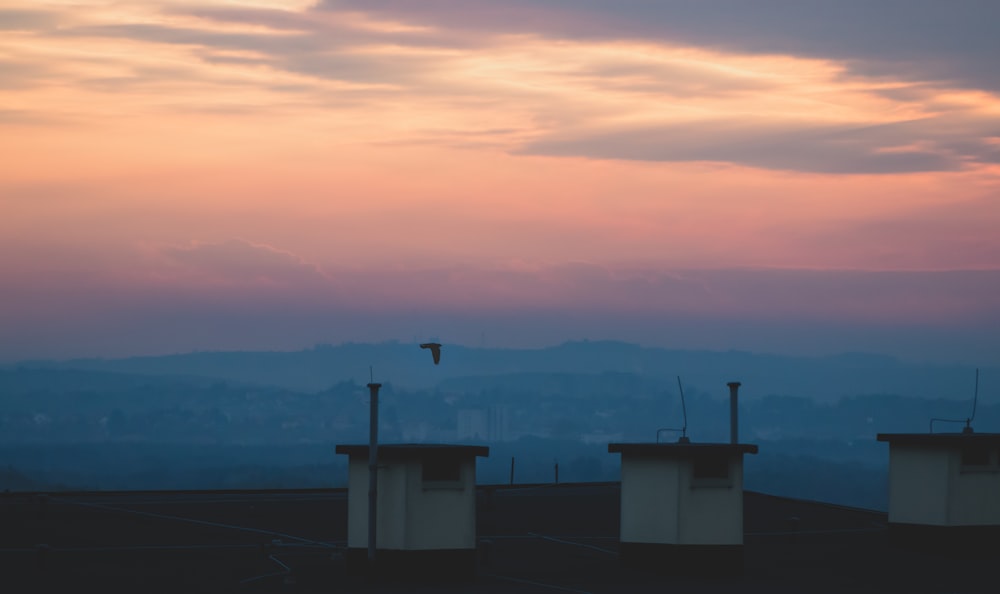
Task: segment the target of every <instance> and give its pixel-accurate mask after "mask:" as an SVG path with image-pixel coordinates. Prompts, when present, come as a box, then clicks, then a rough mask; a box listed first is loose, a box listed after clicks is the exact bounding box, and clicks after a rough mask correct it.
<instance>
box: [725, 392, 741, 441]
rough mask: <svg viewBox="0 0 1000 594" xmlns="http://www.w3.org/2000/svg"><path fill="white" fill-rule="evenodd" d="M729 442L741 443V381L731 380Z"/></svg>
mask: <svg viewBox="0 0 1000 594" xmlns="http://www.w3.org/2000/svg"><path fill="white" fill-rule="evenodd" d="M726 385H728V386H729V443H733V444H735V443H739V412H738V408H739V406H738V405H739V393H740V382H729V383H728V384H726Z"/></svg>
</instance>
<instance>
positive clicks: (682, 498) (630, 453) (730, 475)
mask: <svg viewBox="0 0 1000 594" xmlns="http://www.w3.org/2000/svg"><path fill="white" fill-rule="evenodd" d="M608 451H609V452H611V453H621V456H622V461H621V469H622V470H621V471H622V479H621V536H620V540H621V543H620V546H619V556H620V558H621V562H622V564H624V565H626V566H631V567H644V568H650V569H657V570H663V571H665V572H668V573H707V574H717V573H738V572H740V571H742V568H743V455H744V454H756V453H757V446H756V445H748V444H716V443H686V442H682V443H612V444H609V445H608Z"/></svg>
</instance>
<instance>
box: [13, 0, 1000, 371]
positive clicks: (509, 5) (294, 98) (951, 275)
mask: <svg viewBox="0 0 1000 594" xmlns="http://www.w3.org/2000/svg"><path fill="white" fill-rule="evenodd" d="M997 23H1000V2H996V1H994V0H949V1H943V0H754V1H752V2H750V1H744V0H703V1H695V0H648V1H640V0H504V1H497V0H420V1H416V0H397V1H391V0H347V1H340V0H325V1H324V0H191V1H187V0H79V1H77V0H0V360H4V361H11V360H18V359H25V358H34V357H59V358H63V357H80V356H124V355H139V354H143V355H144V354H161V353H173V352H187V351H192V350H222V349H252V350H260V349H277V350H284V349H298V348H303V347H309V346H311V345H312V344H314V343H318V342H323V343H334V344H336V343H340V342H345V341H354V342H375V341H382V340H392V339H398V340H401V341H410V340H427V339H430V338H437V339H440V340H441V341H442V342H445V343H455V344H466V345H470V346H483V345H485V346H490V347H538V346H546V345H549V344H557V343H560V342H563V341H565V340H576V339H583V338H588V339H592V340H596V339H618V340H628V341H633V342H638V343H641V344H646V345H650V346H665V347H672V348H709V349H719V350H726V349H731V348H735V349H743V350H753V351H760V352H775V353H803V354H823V353H836V352H842V351H868V352H883V353H888V354H894V355H897V356H902V357H908V358H915V359H920V360H935V361H963V362H968V363H976V364H982V365H997V364H1000V68H998V66H997V65H998V64H1000V35H997V32H996V31H997V29H996V28H997Z"/></svg>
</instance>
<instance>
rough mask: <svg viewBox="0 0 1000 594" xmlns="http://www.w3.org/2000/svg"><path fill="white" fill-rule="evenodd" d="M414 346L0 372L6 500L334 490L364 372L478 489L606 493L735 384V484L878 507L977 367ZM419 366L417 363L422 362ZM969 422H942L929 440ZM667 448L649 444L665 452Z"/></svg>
mask: <svg viewBox="0 0 1000 594" xmlns="http://www.w3.org/2000/svg"><path fill="white" fill-rule="evenodd" d="M442 351H443V353H442V361H441V365H440V366H435V365H433V364H432V363H431V361H430V356H429V355H427V353H426V352H422V351H420V350H419V349H418V348H417V346H416V345H410V344H401V343H386V344H376V345H366V344H347V345H341V346H337V347H333V346H319V347H316V348H314V349H310V350H306V351H300V352H280V353H279V352H275V353H260V352H252V353H240V352H235V353H193V354H187V355H176V356H169V357H149V358H136V359H119V360H81V361H64V362H51V361H50V362H25V363H21V364H18V365H12V366H8V367H6V368H4V369H0V488H2V489H10V490H54V489H178V488H180V489H217V488H290V487H335V486H345V485H346V460H345V459H343V457H341V456H336V455H335V454H334V445H335V444H338V443H366V442H367V429H368V397H369V396H368V389H367V388H366V386H365V384H366V383H367V382H368V381H369V373H370V371H369V367H371V368H373V371H374V377H375V380H376V381H379V382H382V383H383V388H382V390H381V394H380V404H381V407H380V427H379V431H380V441H381V442H382V443H392V442H396V443H399V442H448V443H451V442H455V443H477V444H486V445H489V446H490V448H491V450H490V456H489V458H485V459H481V460H480V461H479V465H478V480H479V482H480V483H507V482H508V481H509V480H510V472H511V461H512V459H513V460H514V480H515V482H519V483H526V482H552V481H554V480H556V467H557V465H558V479H559V481H561V482H572V481H610V480H617V479H618V476H619V468H618V463H619V459H618V456H613V455H610V454H608V453H607V444H608V443H609V442H615V441H646V442H649V441H656V440H657V433H658V430H659V429H662V428H671V429H680V428H682V427H683V425H684V415H683V408H682V405H681V399H680V397H679V390H678V384H677V376H678V375H679V376H681V379H682V381H683V387H684V396H685V400H686V409H687V434H688V436H690V438H691V439H692V440H693V441H696V442H697V441H716V442H725V441H728V439H729V402H728V389H727V388H726V385H725V382H726V381H741V382H743V387H742V388H741V391H740V419H739V421H740V440H741V441H742V442H748V443H756V444H758V445H759V446H760V454H759V455H757V456H748V457H747V459H746V487H747V488H748V489H753V490H758V491H764V492H768V493H774V494H780V495H788V496H795V497H805V498H810V499H818V500H824V501H832V502H835V503H841V504H846V505H857V506H862V507H870V508H878V509H884V508H885V506H886V492H885V485H886V465H887V461H888V451H887V446H886V445H885V444H884V443H879V442H876V441H875V435H876V433H885V432H926V431H927V430H928V428H929V422H930V419H932V418H935V417H937V418H948V419H956V420H964V419H965V418H967V417H968V416H970V414H971V412H972V397H973V392H974V382H975V367H974V366H968V367H962V366H948V367H943V366H933V365H922V364H917V363H907V362H901V361H898V360H894V359H891V358H887V357H882V356H878V355H862V354H851V355H843V356H838V357H827V358H794V357H778V356H770V355H754V354H750V353H742V352H726V353H718V352H694V351H683V352H682V351H668V350H662V349H647V348H642V347H638V346H635V345H630V344H624V343H609V342H586V341H584V342H576V343H567V344H564V345H561V346H558V347H552V348H549V349H538V350H493V349H469V348H463V347H455V346H450V345H445V347H444V348H443V350H442ZM425 359H426V360H425ZM998 378H1000V370H997V369H995V368H985V367H984V368H982V369H981V379H980V384H979V402H978V407H977V410H976V417H975V420H974V422H973V426H974V427H975V429H976V430H977V431H978V432H988V431H998V430H1000V403H998V401H997V398H996V395H997V394H996V393H997V389H996V386H997V385H998V382H1000V379H998ZM961 427H962V424H957V423H947V424H946V423H939V424H936V425H935V431H958V430H960V429H961ZM678 436H679V433H677V432H675V431H660V432H659V437H660V439H662V440H666V441H673V440H676V439H677V438H678Z"/></svg>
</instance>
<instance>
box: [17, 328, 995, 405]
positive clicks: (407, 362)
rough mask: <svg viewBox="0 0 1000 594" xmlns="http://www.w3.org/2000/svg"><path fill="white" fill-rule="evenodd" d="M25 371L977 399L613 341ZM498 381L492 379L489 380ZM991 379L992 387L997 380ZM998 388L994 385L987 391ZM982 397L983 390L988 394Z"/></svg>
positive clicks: (913, 369) (339, 351)
mask: <svg viewBox="0 0 1000 594" xmlns="http://www.w3.org/2000/svg"><path fill="white" fill-rule="evenodd" d="M17 366H20V367H27V368H45V369H77V370H92V371H111V372H121V373H131V374H152V375H163V376H167V375H181V376H201V377H208V378H217V379H225V380H229V381H238V382H248V383H255V384H261V385H269V386H277V387H282V388H286V389H291V390H303V391H317V390H322V389H325V388H328V387H329V386H331V385H333V384H336V383H338V382H342V381H352V380H353V381H357V382H359V383H366V382H367V381H368V379H369V369H370V368H371V369H373V370H374V374H375V379H376V380H378V381H380V382H391V383H393V384H394V385H396V386H398V387H402V388H410V389H426V388H430V387H435V386H437V387H441V388H446V387H447V388H449V389H454V388H456V387H458V386H459V385H460V384H462V383H470V384H471V385H480V384H482V385H487V384H490V383H491V382H492V383H496V382H500V383H504V382H509V381H510V378H507V379H496V378H495V377H494V376H506V375H510V374H528V373H569V374H574V373H599V372H605V371H607V372H622V373H633V374H636V375H639V376H643V377H649V378H655V379H657V380H661V381H670V382H674V381H675V377H676V376H678V375H680V376H681V377H682V378H683V380H684V382H685V383H689V384H691V385H694V386H699V387H702V388H704V389H715V388H718V389H720V390H722V391H725V383H726V382H728V381H733V380H739V381H741V382H743V384H744V386H745V388H744V390H745V391H746V392H747V394H748V396H750V397H753V396H758V395H768V394H784V395H796V396H804V397H809V398H815V399H819V400H831V399H836V398H839V397H842V396H853V395H858V394H884V393H890V394H900V395H906V396H913V397H918V398H957V399H965V398H969V397H971V395H972V390H973V383H974V369H975V367H976V366H975V365H940V364H918V363H909V362H903V361H900V360H898V359H895V358H892V357H888V356H884V355H877V354H866V353H846V354H841V355H836V356H827V357H792V356H783V355H768V354H755V353H749V352H744V351H686V350H670V349H663V348H653V347H643V346H639V345H636V344H630V343H624V342H616V341H576V342H566V343H563V344H561V345H558V346H552V347H548V348H542V349H489V348H470V347H465V346H459V345H448V344H446V345H445V346H444V348H443V356H442V362H441V365H438V366H435V365H433V364H432V363H431V360H430V355H429V354H427V353H426V352H421V351H420V350H418V349H417V345H416V344H408V343H401V342H384V343H378V344H360V343H347V344H342V345H337V346H333V345H325V344H324V345H317V346H315V347H314V348H312V349H307V350H301V351H271V352H268V351H249V352H248V351H232V352H195V353H186V354H177V355H166V356H155V357H130V358H122V359H74V360H65V361H27V362H22V363H20V364H18V365H17ZM982 376H983V380H982V383H981V386H980V388H981V389H982V390H985V391H988V390H989V389H991V388H990V386H997V385H998V382H1000V380H998V378H1000V368H996V367H986V368H982ZM490 378H494V379H490ZM991 378H992V379H991ZM990 382H993V383H990ZM984 393H985V392H984Z"/></svg>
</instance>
